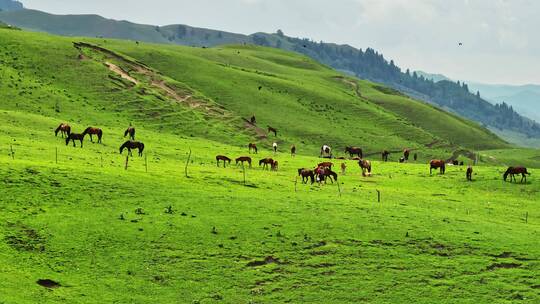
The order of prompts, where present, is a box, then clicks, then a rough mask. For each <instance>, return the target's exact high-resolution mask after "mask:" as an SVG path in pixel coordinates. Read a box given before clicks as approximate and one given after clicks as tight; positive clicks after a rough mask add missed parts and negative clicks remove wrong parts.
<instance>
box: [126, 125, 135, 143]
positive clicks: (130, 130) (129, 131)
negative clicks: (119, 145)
mask: <svg viewBox="0 0 540 304" xmlns="http://www.w3.org/2000/svg"><path fill="white" fill-rule="evenodd" d="M128 135H129V138H131V140H135V127H132V126H129V127H128V128H127V129H126V131H125V132H124V137H126V136H128Z"/></svg>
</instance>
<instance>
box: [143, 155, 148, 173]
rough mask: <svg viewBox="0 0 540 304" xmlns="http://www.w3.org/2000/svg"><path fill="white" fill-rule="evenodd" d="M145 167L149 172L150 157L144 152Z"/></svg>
mask: <svg viewBox="0 0 540 304" xmlns="http://www.w3.org/2000/svg"><path fill="white" fill-rule="evenodd" d="M144 168H145V170H146V173H148V157H147V155H146V153H144Z"/></svg>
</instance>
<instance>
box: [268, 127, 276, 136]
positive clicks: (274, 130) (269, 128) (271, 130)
mask: <svg viewBox="0 0 540 304" xmlns="http://www.w3.org/2000/svg"><path fill="white" fill-rule="evenodd" d="M270 132H272V133H274V136H275V137H277V130H276V129H275V128H272V127H270V126H268V133H270Z"/></svg>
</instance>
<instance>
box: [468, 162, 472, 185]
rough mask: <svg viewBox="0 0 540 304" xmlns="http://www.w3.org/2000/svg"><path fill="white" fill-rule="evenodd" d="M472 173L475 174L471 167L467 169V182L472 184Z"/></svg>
mask: <svg viewBox="0 0 540 304" xmlns="http://www.w3.org/2000/svg"><path fill="white" fill-rule="evenodd" d="M472 173H473V169H472V167H471V166H469V167H468V168H467V180H468V181H470V182H471V181H472Z"/></svg>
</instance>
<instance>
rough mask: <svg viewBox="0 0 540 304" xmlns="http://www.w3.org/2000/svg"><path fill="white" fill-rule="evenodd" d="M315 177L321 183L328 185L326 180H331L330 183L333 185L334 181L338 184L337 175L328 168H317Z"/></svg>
mask: <svg viewBox="0 0 540 304" xmlns="http://www.w3.org/2000/svg"><path fill="white" fill-rule="evenodd" d="M315 177H316V178H317V181H318V182H319V183H321V182H324V183H325V184H326V179H330V181H331V182H332V184H333V183H334V181H336V182H337V178H338V176H337V173H335V172H334V171H332V170H330V169H329V168H326V167H317V168H316V169H315Z"/></svg>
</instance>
